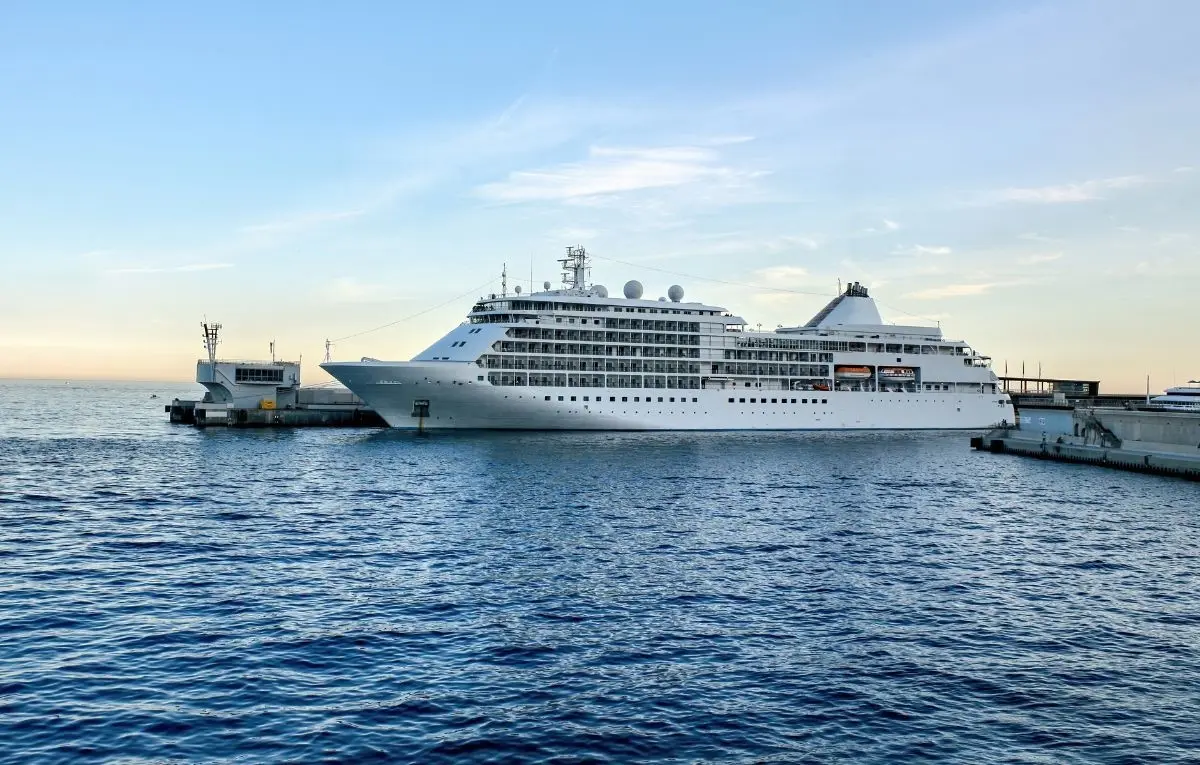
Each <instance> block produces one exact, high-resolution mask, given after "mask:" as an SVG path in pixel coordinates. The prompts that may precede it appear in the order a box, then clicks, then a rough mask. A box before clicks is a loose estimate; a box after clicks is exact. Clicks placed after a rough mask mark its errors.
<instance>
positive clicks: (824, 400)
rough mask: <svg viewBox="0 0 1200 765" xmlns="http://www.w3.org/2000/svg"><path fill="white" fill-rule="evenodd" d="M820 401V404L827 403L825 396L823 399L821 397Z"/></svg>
mask: <svg viewBox="0 0 1200 765" xmlns="http://www.w3.org/2000/svg"><path fill="white" fill-rule="evenodd" d="M814 400H815V399H814ZM821 403H822V404H828V403H829V399H827V398H823V399H821Z"/></svg>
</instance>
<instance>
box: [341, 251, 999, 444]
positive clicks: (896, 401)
mask: <svg viewBox="0 0 1200 765" xmlns="http://www.w3.org/2000/svg"><path fill="white" fill-rule="evenodd" d="M560 263H561V264H562V266H563V271H564V278H563V287H562V288H561V289H550V285H549V283H546V284H545V285H544V287H545V288H544V290H543V291H541V292H536V293H532V294H525V295H522V294H520V288H517V289H516V290H515V291H514V292H513V293H511V294H510V293H507V291H505V292H502V293H501V294H499V295H497V294H492V295H488V296H486V297H484V298H481V299H480V300H479V301H477V302H476V303H475V305H474V306H473V307H472V308H471V310H470V312H469V314H468V316H467V321H466V322H464V323H463V324H461V325H460V326H458V327H456V328H455V329H454V330H452V331H451V332H450V333H449V334H447V335H446V336H445V337H443V338H442V339H441V340H439V341H438V342H436V343H434V344H433V345H432V346H430V347H429V348H428V349H426V350H425V351H423V352H421V353H420V354H418V355H417V356H416V357H414V358H413V359H412V360H411V361H406V362H388V361H378V360H375V359H363V360H362V361H358V362H327V363H325V364H322V365H321V366H322V367H323V368H324V369H325V370H326V371H328V372H329V373H330V374H331V375H333V376H334V377H336V378H337V379H338V380H340V381H341V382H342V383H344V384H345V385H346V386H347V387H348V388H350V390H352V391H353V392H354V393H356V394H358V395H359V396H360V397H361V398H362V399H363V400H364V401H366V402H367V403H368V404H369V405H370V406H372V407H373V408H374V409H375V410H376V411H378V412H379V413H380V414H381V415H382V416H383V417H384V419H385V420H387V422H388V424H390V425H392V426H393V427H400V428H420V429H426V428H429V429H440V428H485V429H494V428H499V429H532V430H548V429H587V430H660V429H665V430H757V429H774V430H792V429H877V428H878V429H885V428H886V429H916V428H934V429H945V428H983V427H989V426H992V425H994V424H999V423H1001V422H1013V421H1014V419H1015V418H1014V416H1013V408H1012V403H1011V401H1010V399H1009V397H1008V395H1007V394H1005V393H1003V392H1001V390H1000V387H999V382H998V380H997V378H996V375H995V374H994V373H993V372H992V370H991V368H990V359H988V357H986V356H982V355H979V354H978V353H976V352H975V351H974V350H972V349H971V348H970V347H969V346H968V345H967V344H966V343H964V342H961V341H954V340H947V339H945V338H944V337H943V336H942V332H941V329H940V328H937V327H922V326H896V325H891V324H884V323H883V321H882V319H881V318H880V315H879V311H878V309H877V308H876V306H875V302H874V301H873V300H872V299H871V297H870V296H869V294H868V290H867V288H866V287H864V286H862V285H860V284H858V283H851V284H850V285H848V286H847V287H846V289H845V290H844V291H842V292H841V294H839V295H837V296H836V297H835V298H833V300H832V301H830V303H829V304H828V305H827V306H825V308H823V309H822V310H821V311H820V312H818V313H817V315H816V316H814V317H813V318H812V319H811V320H810V321H809V322H807V323H806V324H803V325H799V326H794V327H780V328H778V329H775V330H774V331H766V332H764V331H754V330H751V329H749V327H748V326H747V324H746V321H745V320H744V319H742V318H741V317H739V316H736V315H734V314H732V313H731V312H729V311H727V310H725V309H724V308H722V307H720V306H715V305H708V304H705V303H695V302H684V291H683V289H682V288H681V287H679V286H678V285H675V286H672V287H671V288H670V289H669V290H668V291H667V296H666V297H662V298H658V299H657V300H653V299H646V298H644V297H643V288H642V285H641V284H640V283H639V282H636V281H630V282H628V283H627V284H626V285H625V287H624V289H623V291H622V292H623V297H611V296H609V294H608V290H607V289H605V288H604V287H603V286H601V285H594V284H589V283H588V279H587V277H588V271H589V267H588V256H587V253H586V251H585V250H584V249H583V248H582V247H570V248H567V254H566V257H564V258H563V259H561V260H560Z"/></svg>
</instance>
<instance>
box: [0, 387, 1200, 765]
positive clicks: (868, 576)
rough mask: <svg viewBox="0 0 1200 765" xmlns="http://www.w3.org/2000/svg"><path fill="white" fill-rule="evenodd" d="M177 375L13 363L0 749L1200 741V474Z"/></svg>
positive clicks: (1000, 749)
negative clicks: (375, 400)
mask: <svg viewBox="0 0 1200 765" xmlns="http://www.w3.org/2000/svg"><path fill="white" fill-rule="evenodd" d="M191 390H192V389H191V388H190V386H166V385H131V384H121V385H117V384H112V385H104V384H97V383H87V384H75V385H70V386H68V385H64V384H63V383H61V382H60V383H53V384H46V383H0V759H2V760H4V761H6V762H32V761H37V762H83V761H112V760H117V761H121V762H129V763H138V762H176V761H178V762H227V761H234V760H240V761H245V762H262V761H291V762H314V761H347V762H360V761H368V760H380V761H396V762H421V763H437V762H528V761H539V762H563V763H567V762H630V761H661V762H697V761H713V762H722V761H723V762H901V761H903V762H971V763H975V762H1023V763H1070V762H1080V763H1082V762H1089V763H1090V762H1114V763H1118V762H1130V763H1133V762H1164V763H1165V762H1185V761H1192V762H1195V761H1197V758H1200V533H1198V531H1200V491H1198V489H1197V486H1196V485H1195V484H1192V483H1187V482H1184V481H1180V480H1175V479H1169V478H1160V477H1153V476H1143V475H1136V474H1127V473H1121V472H1109V471H1104V470H1100V469H1096V468H1091V467H1085V466H1074V465H1057V464H1051V463H1044V462H1040V461H1036V460H1025V459H1021V458H1017V457H1011V456H994V455H987V454H979V453H974V452H972V451H970V450H969V449H968V444H967V436H966V435H965V434H919V435H905V434H869V433H856V434H841V435H838V434H812V433H806V434H779V433H771V434H736V433H704V434H686V435H678V434H460V435H452V436H441V435H439V436H433V437H427V438H421V437H416V436H412V435H407V434H398V433H392V432H388V431H361V430H360V431H355V430H296V431H227V430H220V429H212V430H208V431H197V430H195V429H192V428H190V427H186V426H171V425H169V424H167V423H166V421H165V415H164V414H163V412H162V404H163V403H164V400H169V399H170V397H171V396H172V395H177V394H180V393H187V392H190V391H191ZM152 392H153V393H158V394H159V395H160V398H159V399H155V400H151V399H150V398H149V396H150V394H151V393H152Z"/></svg>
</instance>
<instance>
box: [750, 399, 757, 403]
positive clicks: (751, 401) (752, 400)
mask: <svg viewBox="0 0 1200 765" xmlns="http://www.w3.org/2000/svg"><path fill="white" fill-rule="evenodd" d="M750 403H751V404H757V403H758V399H756V398H752V399H750Z"/></svg>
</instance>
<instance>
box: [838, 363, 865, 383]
mask: <svg viewBox="0 0 1200 765" xmlns="http://www.w3.org/2000/svg"><path fill="white" fill-rule="evenodd" d="M833 376H834V377H835V378H837V379H838V380H870V379H871V377H872V375H871V368H870V367H851V366H840V367H834V368H833Z"/></svg>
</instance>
